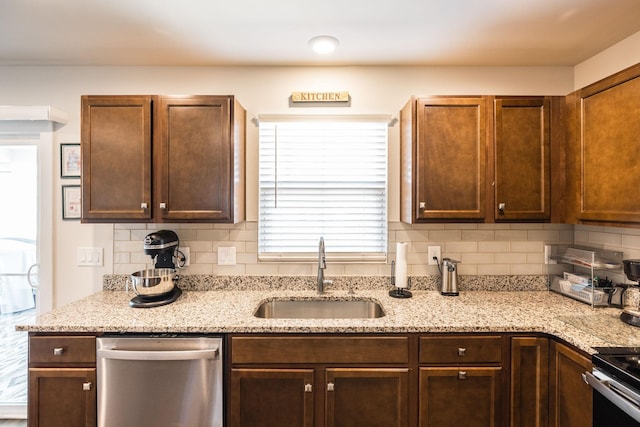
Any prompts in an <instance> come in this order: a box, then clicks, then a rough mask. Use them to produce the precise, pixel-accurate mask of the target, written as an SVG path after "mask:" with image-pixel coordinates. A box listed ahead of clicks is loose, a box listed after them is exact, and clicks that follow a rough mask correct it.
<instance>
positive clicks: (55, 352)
mask: <svg viewBox="0 0 640 427" xmlns="http://www.w3.org/2000/svg"><path fill="white" fill-rule="evenodd" d="M63 353H64V348H62V347H56V348H54V349H53V355H54V356H62V354H63Z"/></svg>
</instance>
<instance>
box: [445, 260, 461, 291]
mask: <svg viewBox="0 0 640 427" xmlns="http://www.w3.org/2000/svg"><path fill="white" fill-rule="evenodd" d="M459 262H460V261H456V260H455V259H451V258H443V259H442V290H441V291H440V293H441V294H442V295H458V263H459Z"/></svg>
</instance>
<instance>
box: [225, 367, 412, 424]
mask: <svg viewBox="0 0 640 427" xmlns="http://www.w3.org/2000/svg"><path fill="white" fill-rule="evenodd" d="M322 371H323V369H322V368H316V369H284V368H283V369H259V368H256V369H233V370H232V371H231V382H230V385H231V387H230V405H229V407H230V413H229V414H228V417H227V420H228V422H227V425H229V426H230V427H255V426H260V427H282V426H287V427H311V426H313V425H314V419H324V420H325V421H324V424H323V425H326V426H331V427H361V426H367V427H376V426H378V427H404V426H406V425H407V416H408V399H409V370H408V369H386V368H380V369H378V368H373V369H362V368H327V369H326V370H324V377H325V381H324V382H323V383H320V384H317V386H316V384H314V376H315V375H319V376H322V375H323V372H322Z"/></svg>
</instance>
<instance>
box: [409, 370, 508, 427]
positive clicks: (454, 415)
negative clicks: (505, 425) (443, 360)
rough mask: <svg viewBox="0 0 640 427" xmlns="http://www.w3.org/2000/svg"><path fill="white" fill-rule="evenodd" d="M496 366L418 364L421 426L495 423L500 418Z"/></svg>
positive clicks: (460, 426)
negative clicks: (428, 366) (426, 365)
mask: <svg viewBox="0 0 640 427" xmlns="http://www.w3.org/2000/svg"><path fill="white" fill-rule="evenodd" d="M501 378H502V369H501V368H499V367H442V368H420V391H419V393H420V404H419V407H420V415H419V425H420V427H451V426H456V427H482V426H487V427H497V426H501V425H502V424H501V419H502V403H501V402H502V393H501V389H502V381H501Z"/></svg>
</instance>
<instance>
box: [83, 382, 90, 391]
mask: <svg viewBox="0 0 640 427" xmlns="http://www.w3.org/2000/svg"><path fill="white" fill-rule="evenodd" d="M92 385H93V384H91V382H90V381H88V382H86V383H82V390H83V391H91V386H92Z"/></svg>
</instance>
